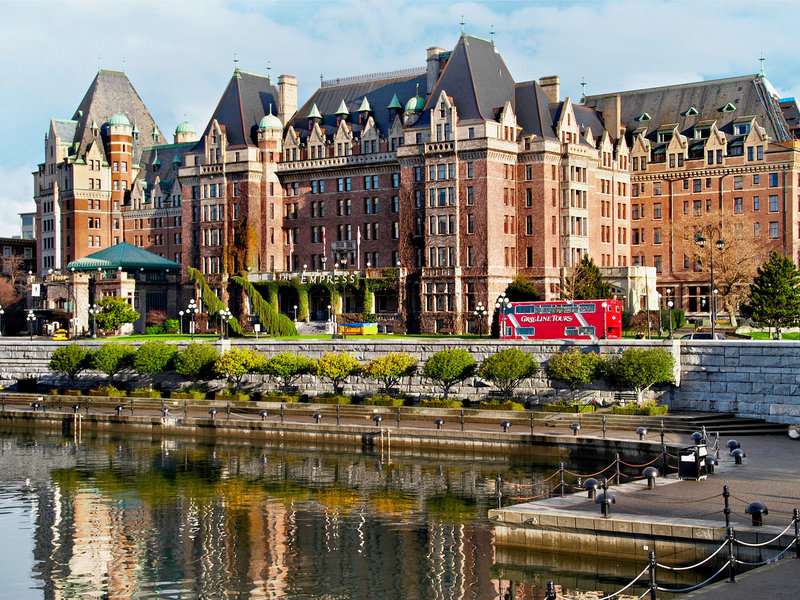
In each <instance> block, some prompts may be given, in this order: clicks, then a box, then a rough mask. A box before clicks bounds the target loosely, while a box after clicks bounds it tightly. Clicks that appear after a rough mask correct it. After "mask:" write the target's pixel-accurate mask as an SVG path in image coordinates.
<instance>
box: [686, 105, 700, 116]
mask: <svg viewBox="0 0 800 600" xmlns="http://www.w3.org/2000/svg"><path fill="white" fill-rule="evenodd" d="M696 114H698V113H697V109H696V108H695V107H694V106H690V107H689V110H687V111H686V116H687V117H693V116H695V115H696Z"/></svg>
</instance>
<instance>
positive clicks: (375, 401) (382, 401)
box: [364, 394, 406, 406]
mask: <svg viewBox="0 0 800 600" xmlns="http://www.w3.org/2000/svg"><path fill="white" fill-rule="evenodd" d="M405 403H406V401H405V398H393V397H391V396H384V395H383V394H375V395H374V396H372V398H365V399H364V406H403V405H404V404H405Z"/></svg>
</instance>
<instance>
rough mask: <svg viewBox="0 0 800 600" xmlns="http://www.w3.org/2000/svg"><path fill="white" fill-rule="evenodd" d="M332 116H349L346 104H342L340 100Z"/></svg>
mask: <svg viewBox="0 0 800 600" xmlns="http://www.w3.org/2000/svg"><path fill="white" fill-rule="evenodd" d="M334 114H337V115H344V116H348V115H350V111H349V110H347V104H345V103H344V100H342V101H341V102H340V103H339V108H337V109H336V112H335V113H334Z"/></svg>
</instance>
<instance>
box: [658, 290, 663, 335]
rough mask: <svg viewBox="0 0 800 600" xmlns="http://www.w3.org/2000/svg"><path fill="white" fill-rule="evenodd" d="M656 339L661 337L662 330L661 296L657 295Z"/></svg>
mask: <svg viewBox="0 0 800 600" xmlns="http://www.w3.org/2000/svg"><path fill="white" fill-rule="evenodd" d="M657 295H658V337H661V333H662V329H661V298H663V296H662V295H661V294H660V293H658V294H657Z"/></svg>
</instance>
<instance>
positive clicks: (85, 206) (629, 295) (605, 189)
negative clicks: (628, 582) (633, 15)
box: [34, 35, 800, 332]
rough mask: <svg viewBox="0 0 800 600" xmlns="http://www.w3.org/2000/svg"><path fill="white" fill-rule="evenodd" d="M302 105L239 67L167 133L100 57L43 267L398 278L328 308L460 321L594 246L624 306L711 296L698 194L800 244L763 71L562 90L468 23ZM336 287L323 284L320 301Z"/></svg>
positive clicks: (44, 190)
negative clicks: (699, 239) (115, 251)
mask: <svg viewBox="0 0 800 600" xmlns="http://www.w3.org/2000/svg"><path fill="white" fill-rule="evenodd" d="M297 105H298V102H297V81H296V80H295V78H294V77H291V76H289V75H282V76H280V77H279V78H278V81H277V85H275V84H274V82H273V80H272V78H271V77H269V76H264V75H260V74H254V73H249V72H246V71H243V70H240V69H236V70H235V71H234V74H233V76H232V78H231V80H230V81H229V83H228V86H227V88H226V89H225V90H224V92H223V94H222V97H221V98H220V101H219V104H218V105H217V107H216V109H215V110H214V113H213V115H212V116H211V119H210V120H209V122H208V124H207V126H206V127H205V129H204V130H203V131H202V133H201V134H200V135H198V134H197V133H196V132H195V130H194V128H193V127H192V126H191V125H190V124H189V123H187V122H184V123H181V124H180V125H179V126H178V128H177V129H176V132H175V140H174V143H167V140H165V139H163V136H162V134H161V131H160V129H159V128H158V127H157V125H156V124H155V123H154V122H153V119H152V117H150V115H149V113H148V111H147V109H146V107H145V106H144V104H143V103H142V101H141V100H140V99H139V96H138V95H137V94H136V92H135V90H134V89H133V87H132V86H131V84H130V82H129V81H128V79H127V77H126V76H125V75H124V74H122V73H115V72H111V71H100V72H99V73H98V75H97V77H96V78H95V81H94V82H93V83H92V86H91V87H90V90H89V92H87V95H86V97H85V98H84V100H83V101H82V102H81V105H80V107H79V109H78V111H77V112H76V114H75V115H74V116H73V118H72V119H71V120H68V121H57V120H53V121H52V122H51V126H50V131H49V133H48V136H47V140H46V145H45V162H43V163H42V164H41V165H39V169H38V171H37V172H36V173H34V178H35V190H36V192H35V200H36V205H37V227H38V232H37V240H38V245H39V265H38V270H39V272H40V273H43V272H46V271H47V270H48V269H50V268H53V269H59V268H63V267H64V266H65V265H66V263H67V262H68V261H69V260H72V259H73V258H76V257H80V256H83V255H85V254H88V253H91V252H93V251H95V249H99V248H103V247H107V246H109V245H113V244H115V243H118V242H119V241H127V242H129V243H131V244H134V245H136V246H138V247H141V248H144V249H147V250H149V251H151V252H154V253H156V254H159V255H160V256H163V257H165V258H169V259H170V260H174V261H175V262H178V263H180V264H181V265H182V266H183V267H184V269H185V268H186V267H189V266H191V267H194V268H197V269H199V270H200V271H201V272H202V273H203V274H204V275H205V277H206V279H207V281H208V283H209V285H210V286H211V287H212V288H213V289H215V290H216V291H217V293H218V294H219V295H220V296H221V297H222V298H223V300H226V301H228V300H231V301H232V302H233V301H234V299H233V298H229V297H228V291H227V281H228V275H230V274H238V273H242V272H247V273H248V277H249V278H250V279H251V280H252V281H254V282H257V281H264V280H267V281H269V280H275V279H278V280H280V279H287V278H291V277H294V276H302V275H303V274H305V275H306V279H305V280H306V281H311V280H314V279H315V278H318V277H322V276H323V275H324V274H325V273H331V272H333V270H334V268H335V269H336V271H337V272H340V273H341V272H342V271H347V272H348V273H349V274H351V275H356V276H357V277H381V276H386V275H389V274H391V275H394V274H395V273H396V274H397V285H396V286H394V287H392V288H391V289H385V290H381V291H379V292H376V294H375V297H374V298H367V297H366V296H365V295H364V294H363V293H362V294H359V292H358V290H357V289H356V288H353V289H347V290H346V293H345V294H344V297H343V298H342V297H341V295H339V294H337V297H336V298H335V303H336V305H337V306H336V310H337V312H342V311H343V312H352V313H355V312H376V313H378V314H379V315H383V316H385V318H386V319H387V321H391V322H393V323H395V324H396V327H399V328H401V329H403V328H407V329H409V330H411V331H415V330H416V331H425V332H435V331H453V332H462V331H473V330H475V328H476V317H475V314H474V308H475V306H476V305H477V304H478V302H482V303H483V304H484V305H487V306H492V305H493V304H494V301H495V298H496V297H497V296H498V295H499V294H500V292H502V291H503V290H504V289H505V287H506V286H507V285H508V283H509V282H510V281H511V280H512V279H513V278H514V277H515V276H516V275H517V274H524V275H526V276H528V277H531V278H532V279H533V280H534V281H535V282H536V284H537V286H538V287H539V289H540V291H541V292H542V294H543V296H544V297H545V298H558V297H559V294H560V281H561V278H562V276H563V274H564V272H565V270H566V269H569V268H570V267H572V266H574V265H576V264H577V263H578V262H579V261H580V259H581V258H582V257H583V256H584V255H588V256H591V257H592V258H593V259H594V260H595V262H596V263H597V264H598V265H599V266H600V267H601V269H602V270H603V272H604V275H605V276H606V277H607V279H608V280H609V282H610V283H611V284H612V288H613V289H614V292H615V294H616V295H617V296H618V297H620V299H622V300H623V301H625V302H626V304H627V306H628V308H629V309H633V310H637V309H639V308H643V307H647V306H649V307H651V308H654V307H655V306H656V304H657V302H658V299H657V298H658V296H657V292H664V293H666V290H667V289H669V290H670V291H673V293H674V298H675V304H676V306H677V307H682V308H686V309H687V310H690V311H692V312H702V310H703V308H704V305H703V303H702V302H701V301H700V300H701V299H702V298H703V297H704V295H707V294H708V292H709V284H708V275H707V274H706V273H705V272H702V271H696V270H695V268H694V265H693V257H694V253H693V252H692V250H691V248H690V247H689V246H688V244H689V243H693V240H689V241H687V240H685V239H684V236H683V235H682V234H679V228H680V227H683V226H685V225H686V224H688V223H690V222H691V221H692V219H695V218H699V217H697V215H698V211H697V209H696V204H697V202H700V206H701V210H700V211H699V212H700V213H701V214H702V215H706V213H709V214H711V215H712V216H713V217H714V218H718V219H719V220H723V219H736V220H737V223H738V224H740V225H741V226H742V227H741V231H742V232H744V231H747V232H748V233H749V232H750V231H757V232H759V235H754V238H753V239H754V243H755V244H756V245H758V246H759V248H761V249H763V252H761V253H760V255H759V256H760V258H763V257H765V256H766V254H767V252H768V251H769V250H770V249H773V248H774V249H778V250H780V251H782V252H784V253H786V254H788V255H790V256H792V257H793V258H794V257H797V256H798V252H799V251H800V248H798V247H797V246H798V239H800V222H798V216H800V212H798V211H799V210H800V197H799V196H798V191H797V189H796V188H797V187H798V184H799V183H800V181H798V173H797V172H798V170H799V169H800V167H798V160H797V153H796V142H795V134H796V131H797V127H796V124H797V119H796V116H797V104H796V103H795V102H794V101H793V100H791V99H784V100H781V99H779V98H778V97H777V94H776V93H775V92H774V89H773V88H772V86H771V85H770V84H769V82H768V81H767V80H766V78H765V77H764V76H763V74H761V75H754V76H750V77H740V78H734V79H726V80H719V81H709V82H701V83H693V84H687V85H683V86H673V87H669V88H653V89H649V90H639V91H635V92H622V93H614V94H606V95H602V96H590V97H586V98H582V99H581V102H572V101H571V100H570V98H561V97H560V93H559V81H558V78H557V77H544V78H541V79H539V80H538V81H527V82H516V81H514V79H513V77H512V75H511V73H510V72H509V71H508V69H507V67H506V65H505V63H504V62H503V59H502V57H501V56H500V54H499V52H498V51H497V49H496V48H495V46H494V44H493V43H492V42H489V41H486V40H482V39H479V38H476V37H472V36H468V35H462V36H461V37H460V39H459V40H458V43H457V44H456V46H455V47H454V48H453V49H452V50H451V51H446V50H443V49H441V48H429V49H428V52H427V61H426V65H425V66H424V67H421V68H418V69H410V70H405V71H397V72H392V73H382V74H375V75H368V76H359V77H352V78H345V79H336V80H329V81H323V82H321V86H320V88H319V89H317V90H316V91H315V92H314V93H313V94H312V95H311V97H310V98H309V99H308V100H307V101H306V102H305V103H304V104H303V105H302V106H300V107H299V108H298V106H297ZM698 181H699V182H700V186H699V190H698V189H697V182H698ZM773 184H774V185H773ZM775 196H777V198H778V200H777V204H776V203H775V201H774V200H773V197H775ZM754 198H758V201H756V202H760V204H758V206H759V208H757V209H753V208H752V206H753V202H754ZM687 203H688V204H687ZM709 203H710V204H709ZM687 206H688V209H687V208H686V207H687ZM708 207H710V208H708ZM745 207H747V210H745ZM773 208H774V209H775V210H773ZM706 216H707V215H706ZM756 223H757V224H758V225H756ZM776 223H777V237H775V236H774V234H775V226H776V225H775V224H776ZM754 228H755V229H754ZM742 235H744V233H742ZM687 257H688V259H687ZM687 265H688V266H687ZM387 269H390V271H387ZM673 288H674V290H673ZM331 300H332V298H331V296H330V292H329V290H328V289H327V288H323V287H318V288H314V287H313V286H312V287H311V288H310V290H309V315H308V317H309V318H310V319H312V320H313V319H324V318H326V316H327V306H328V305H329V304H330V303H331ZM293 302H295V303H296V301H295V300H293V299H292V297H291V296H290V295H285V297H281V298H280V299H279V303H280V304H279V306H280V308H281V310H282V311H283V312H286V313H288V314H291V309H292V303H293ZM242 308H246V307H242ZM175 310H176V311H177V308H176V309H175ZM706 310H707V308H706ZM303 316H305V315H303Z"/></svg>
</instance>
